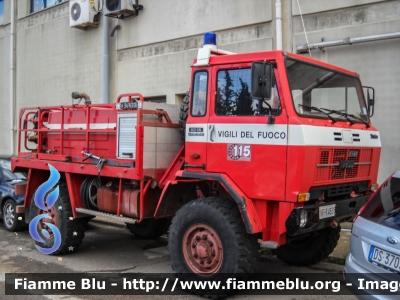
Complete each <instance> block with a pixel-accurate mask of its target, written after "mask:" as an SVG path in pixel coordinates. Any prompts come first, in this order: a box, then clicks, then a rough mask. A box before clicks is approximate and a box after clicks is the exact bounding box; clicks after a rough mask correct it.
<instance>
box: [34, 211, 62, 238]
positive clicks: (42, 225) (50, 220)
mask: <svg viewBox="0 0 400 300" xmlns="http://www.w3.org/2000/svg"><path fill="white" fill-rule="evenodd" d="M46 208H47V210H42V209H40V210H39V215H41V214H46V215H49V216H50V218H43V219H41V220H40V222H39V224H38V227H39V232H41V231H42V229H45V230H47V232H48V233H49V236H47V237H46V236H45V238H48V239H53V238H54V235H53V231H52V230H51V228H50V227H49V226H47V225H46V224H45V223H51V224H53V225H55V226H57V225H58V213H57V208H56V207H55V205H53V206H52V207H51V208H48V207H47V204H46Z"/></svg>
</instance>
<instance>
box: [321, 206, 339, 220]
mask: <svg viewBox="0 0 400 300" xmlns="http://www.w3.org/2000/svg"><path fill="white" fill-rule="evenodd" d="M335 215H336V204H332V205H326V206H321V207H320V208H319V219H326V218H330V217H334V216H335Z"/></svg>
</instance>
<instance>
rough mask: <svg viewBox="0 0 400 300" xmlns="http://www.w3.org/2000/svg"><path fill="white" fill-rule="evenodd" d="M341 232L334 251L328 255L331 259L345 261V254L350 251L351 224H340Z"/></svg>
mask: <svg viewBox="0 0 400 300" xmlns="http://www.w3.org/2000/svg"><path fill="white" fill-rule="evenodd" d="M340 226H341V227H342V231H341V232H340V239H339V242H338V245H337V246H336V248H335V250H333V252H332V253H331V255H329V257H332V258H338V259H340V260H343V259H346V256H347V254H349V251H350V236H351V226H352V223H350V222H346V223H342V224H340Z"/></svg>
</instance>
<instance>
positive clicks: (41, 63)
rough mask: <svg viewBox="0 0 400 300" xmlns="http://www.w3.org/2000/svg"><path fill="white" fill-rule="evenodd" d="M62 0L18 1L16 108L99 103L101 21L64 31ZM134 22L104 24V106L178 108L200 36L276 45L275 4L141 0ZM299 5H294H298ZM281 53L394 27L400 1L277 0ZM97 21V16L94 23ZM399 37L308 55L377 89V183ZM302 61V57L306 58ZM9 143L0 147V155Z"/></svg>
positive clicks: (393, 163)
mask: <svg viewBox="0 0 400 300" xmlns="http://www.w3.org/2000/svg"><path fill="white" fill-rule="evenodd" d="M68 2H69V1H64V2H63V3H61V4H58V5H55V6H53V7H49V8H47V9H44V10H42V11H38V12H36V13H33V14H30V7H29V3H30V1H29V0H19V1H18V22H17V23H18V24H17V103H16V108H17V109H19V108H21V107H24V106H43V105H61V104H70V103H71V92H73V91H84V92H86V93H88V94H89V95H90V97H91V98H92V101H93V102H94V103H100V99H101V96H102V95H101V88H102V87H101V68H102V48H101V47H102V28H101V27H102V24H100V27H99V28H93V29H89V30H87V31H81V30H78V29H73V28H70V26H69V3H68ZM139 2H140V4H142V5H143V6H144V9H143V10H142V11H140V13H139V16H137V17H129V18H126V19H124V20H117V19H111V18H109V30H110V31H111V29H112V28H114V26H115V25H117V24H118V25H120V29H119V30H117V31H116V32H115V35H114V37H109V49H108V50H109V62H110V67H109V74H110V80H109V95H108V99H109V101H110V102H112V101H114V99H115V98H116V96H117V95H118V94H120V93H126V92H140V93H142V94H143V95H144V96H145V97H158V96H162V97H165V98H166V100H167V102H168V103H177V104H179V102H180V100H181V96H182V95H183V94H184V93H185V92H186V91H187V90H188V88H189V83H190V65H191V64H192V62H193V60H194V58H195V57H196V54H197V49H198V48H200V47H201V46H202V43H203V33H204V32H207V31H214V32H216V33H217V34H218V37H217V39H218V45H219V47H220V48H222V49H226V50H229V51H233V52H246V51H260V50H270V49H275V47H276V46H275V41H276V39H275V21H274V18H275V17H274V15H275V13H274V11H275V0H246V1H243V0H218V1H215V0H190V1H182V0H169V1H165V0H140V1H139ZM298 2H299V4H300V9H299V6H298ZM10 3H11V0H5V5H4V10H5V14H4V21H5V22H4V23H5V24H4V25H0V68H1V69H0V109H1V112H2V120H1V121H0V140H3V141H8V140H10V134H11V130H10V121H9V102H10V100H9V98H10V91H9V84H10V78H9V77H10V70H9V69H10V63H9V55H10V44H9V41H10V25H8V23H9V22H10V19H11V17H10ZM282 9H283V21H284V24H283V29H284V36H283V41H284V48H285V49H284V50H289V51H292V52H295V51H296V50H295V49H296V46H298V45H303V44H305V43H306V38H305V35H304V28H303V25H302V21H301V18H300V10H301V12H302V16H303V19H304V25H305V29H306V32H307V37H308V40H309V42H310V43H317V42H320V41H321V40H322V39H323V40H325V41H330V40H337V39H344V38H347V37H360V36H367V35H377V34H384V33H390V32H399V31H400V1H384V0H336V1H328V0H321V1H315V0H298V1H297V0H282ZM101 21H103V18H102V19H101ZM399 43H400V39H393V40H386V41H379V42H369V43H363V44H357V45H351V46H350V45H347V46H338V47H332V48H326V49H325V50H324V51H321V50H313V51H312V52H311V55H312V56H313V57H314V58H317V59H321V60H323V61H326V62H329V63H333V64H337V65H339V66H342V67H344V68H348V69H352V70H355V71H357V72H358V73H359V74H360V75H361V78H362V80H363V84H365V85H370V86H374V87H375V88H376V113H375V116H374V118H373V119H372V120H373V122H374V125H375V126H376V127H377V128H378V129H379V130H380V131H381V139H382V145H383V147H382V159H381V168H380V174H379V181H380V182H381V181H382V180H383V179H384V178H385V177H386V176H387V175H388V174H389V173H391V172H393V171H395V170H397V169H400V162H399V161H398V160H397V157H396V153H397V152H398V151H399V150H400V149H399V148H400V143H399V142H398V141H399V140H400V131H398V130H395V129H396V128H398V127H399V125H400V124H399V122H400V121H398V118H397V115H396V111H398V110H399V109H400V107H399V106H400V104H399V102H398V101H396V96H397V93H396V86H397V85H396V81H397V80H398V78H400V77H399V75H400V74H399V73H400V68H398V66H399V65H400V64H399V63H400V61H399V60H400V55H399V52H398V48H399ZM305 55H308V54H305ZM10 149H11V146H10V145H9V144H8V143H1V144H0V155H2V154H4V153H8V152H9V151H10Z"/></svg>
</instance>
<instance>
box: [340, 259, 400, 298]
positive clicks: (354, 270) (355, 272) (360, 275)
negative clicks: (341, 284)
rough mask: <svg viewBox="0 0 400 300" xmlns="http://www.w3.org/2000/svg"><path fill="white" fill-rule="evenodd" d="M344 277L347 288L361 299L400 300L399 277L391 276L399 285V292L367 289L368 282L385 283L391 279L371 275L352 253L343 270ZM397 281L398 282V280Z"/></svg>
mask: <svg viewBox="0 0 400 300" xmlns="http://www.w3.org/2000/svg"><path fill="white" fill-rule="evenodd" d="M343 277H344V280H345V281H346V285H347V287H348V288H349V289H350V290H351V291H352V292H353V293H354V294H355V295H356V296H357V298H359V299H369V300H372V299H377V300H394V299H399V295H400V287H399V278H397V277H399V275H397V274H393V276H391V277H392V278H393V281H395V282H396V283H397V287H398V291H397V292H390V291H389V290H383V289H382V290H374V289H368V288H367V283H366V282H367V281H370V282H380V283H382V282H384V281H390V278H383V277H381V276H379V275H378V274H375V273H371V272H369V271H368V270H367V269H365V268H363V267H361V266H360V265H359V264H357V263H356V262H355V261H354V259H353V256H352V255H351V253H349V254H348V255H347V257H346V263H345V266H344V270H343ZM396 279H397V280H396Z"/></svg>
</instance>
